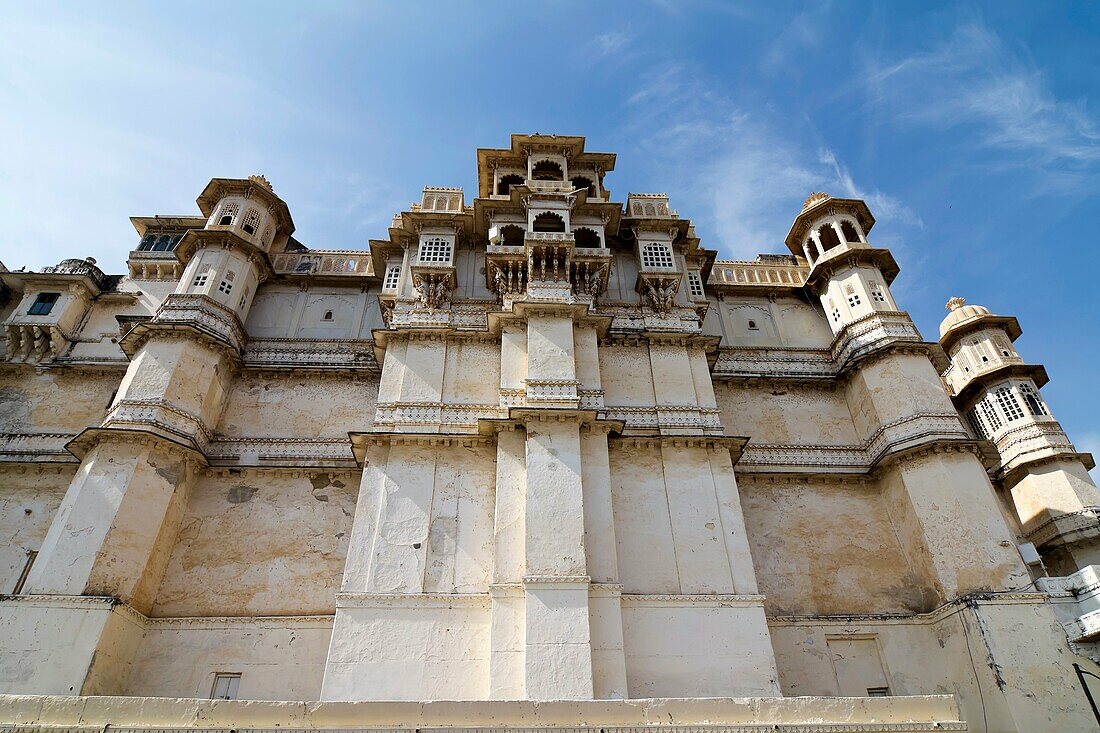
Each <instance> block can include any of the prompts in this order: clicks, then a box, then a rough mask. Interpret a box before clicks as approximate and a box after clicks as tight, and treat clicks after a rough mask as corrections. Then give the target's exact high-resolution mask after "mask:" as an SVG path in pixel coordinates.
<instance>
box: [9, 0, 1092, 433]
mask: <svg viewBox="0 0 1100 733" xmlns="http://www.w3.org/2000/svg"><path fill="white" fill-rule="evenodd" d="M1098 71H1100V4H1097V3H1025V2H1011V1H1009V2H997V3H991V4H988V5H959V4H957V3H949V4H934V3H925V2H921V3H911V4H905V3H900V2H889V3H886V2H883V3H856V2H844V3H829V2H815V3H811V4H806V5H795V4H784V3H751V4H748V3H746V4H744V5H739V4H735V3H722V2H709V1H705V0H704V1H699V2H672V0H665V1H659V0H658V1H654V2H630V3H611V2H606V3H593V2H552V3H541V4H535V3H519V2H502V3H491V2H482V3H469V4H461V3H453V2H450V3H422V4H413V3H392V4H380V3H312V4H310V5H309V6H306V5H305V4H291V3H275V2H264V3H252V2H236V3H202V2H190V3H178V4H176V5H175V6H171V7H170V6H168V5H166V4H154V3H145V4H136V3H135V4H130V3H122V2H112V3H105V4H100V3H91V2H82V3H71V4H68V5H54V4H47V3H25V2H8V1H7V0H0V110H2V112H0V154H2V155H0V160H2V161H3V163H2V164H0V259H2V260H3V261H4V263H5V264H7V265H8V266H9V267H13V268H15V267H19V266H21V265H28V266H31V267H35V268H37V267H41V266H42V265H46V264H52V263H54V262H56V261H57V260H59V259H62V258H63V257H68V256H86V255H93V256H95V257H96V258H98V259H99V260H100V262H101V264H104V265H106V269H108V270H109V271H112V272H121V271H122V269H123V260H124V259H125V253H126V252H127V251H128V250H130V249H131V248H132V247H133V246H134V245H135V244H136V235H135V234H134V232H133V229H132V228H131V226H130V224H129V222H128V220H127V217H129V216H131V215H138V214H143V215H148V214H154V213H162V214H164V213H183V212H191V211H194V210H195V205H194V199H195V196H196V195H197V194H198V193H199V191H201V190H202V187H203V186H204V184H205V183H206V181H207V180H209V179H210V178H211V177H214V176H234V177H239V176H245V175H248V174H250V173H263V174H265V175H266V176H267V177H268V178H269V179H270V180H271V181H272V182H273V184H274V185H275V188H276V191H277V192H278V193H279V194H280V195H281V196H282V197H283V198H284V199H285V200H286V201H287V202H288V203H289V205H290V207H291V210H292V212H293V214H294V218H295V221H296V223H297V225H298V233H297V236H298V237H299V238H300V239H301V240H302V241H303V242H304V243H305V244H307V245H309V246H311V247H315V248H325V247H333V248H365V246H366V241H367V240H368V239H369V238H371V237H377V236H380V235H383V234H384V232H385V226H386V222H387V221H388V219H389V217H390V215H391V214H392V213H393V212H394V211H396V210H398V209H401V208H405V207H407V205H408V203H409V202H411V201H413V200H414V199H416V198H417V197H418V192H419V190H420V188H421V187H422V186H424V185H447V186H462V187H464V188H465V189H466V190H467V192H468V195H470V193H471V192H472V191H474V189H475V185H474V183H475V159H474V150H475V148H477V147H479V146H481V147H499V146H505V145H506V144H507V141H508V135H509V133H511V132H543V133H550V132H555V133H559V134H581V135H585V136H587V137H588V144H589V148H590V149H595V150H604V151H612V152H616V153H618V154H619V161H618V167H617V170H616V171H615V172H614V173H612V174H611V175H610V176H609V178H608V185H609V187H610V188H611V189H612V191H613V193H614V194H615V195H616V198H617V199H619V200H624V199H625V194H626V193H627V191H666V192H668V193H669V194H670V195H671V196H672V198H673V205H674V208H676V209H677V210H678V211H679V212H680V214H681V215H682V216H687V217H690V218H692V219H693V220H694V221H695V223H696V226H697V231H698V233H699V234H700V236H701V237H702V238H703V242H704V244H705V245H706V246H708V247H711V248H713V249H716V250H718V251H719V252H720V256H723V257H745V258H751V257H752V256H754V255H755V254H756V253H758V252H780V251H784V248H783V244H782V238H783V235H784V234H785V233H786V231H787V228H788V226H789V225H790V222H791V220H792V219H793V217H794V215H795V214H796V213H797V211H798V209H799V206H800V204H801V201H802V199H803V198H805V196H806V195H807V193H809V192H810V191H812V190H825V191H828V192H830V193H833V194H834V195H845V196H856V197H862V198H865V199H866V200H867V202H868V204H869V205H870V206H871V208H872V210H873V212H874V213H875V215H876V217H877V219H878V225H877V226H876V228H875V230H874V232H873V234H872V237H871V239H872V241H873V242H874V243H876V244H878V245H880V246H887V247H890V248H891V249H892V250H893V251H894V254H895V256H896V257H897V259H898V261H899V262H900V264H901V267H902V274H901V276H900V277H899V279H898V281H897V282H896V283H895V286H894V288H893V290H894V293H895V295H896V297H897V299H898V300H899V302H900V304H901V306H902V307H903V308H906V309H907V310H908V311H909V312H910V313H911V314H912V315H913V317H914V319H915V320H916V322H917V324H918V326H919V327H920V328H921V331H922V332H923V333H924V335H925V337H926V338H930V339H934V338H935V337H936V333H937V331H936V329H937V325H938V323H939V321H940V319H941V318H942V316H943V314H944V310H943V303H944V302H945V301H946V300H947V298H948V297H949V296H952V295H961V296H963V297H966V298H967V299H968V300H969V301H970V302H975V303H981V304H983V305H987V306H989V307H990V308H992V309H993V310H994V311H995V312H999V313H1008V314H1014V315H1017V316H1018V317H1019V318H1020V321H1021V323H1022V325H1023V328H1024V332H1025V334H1024V336H1023V338H1022V340H1021V342H1020V343H1019V344H1018V346H1019V347H1020V350H1021V352H1022V353H1023V355H1024V356H1025V358H1029V359H1031V360H1034V361H1038V362H1043V363H1045V364H1046V365H1047V367H1048V370H1049V372H1050V374H1051V378H1052V382H1051V384H1050V385H1049V386H1047V387H1046V388H1045V389H1044V390H1043V391H1044V394H1045V395H1046V397H1047V399H1048V401H1049V402H1050V403H1051V405H1052V407H1053V409H1054V412H1055V414H1056V416H1057V417H1059V418H1060V419H1061V421H1062V422H1063V424H1064V425H1065V427H1066V428H1067V430H1068V432H1069V433H1070V436H1071V437H1072V438H1074V440H1075V441H1076V442H1077V443H1078V445H1079V446H1081V447H1083V448H1088V449H1091V450H1094V451H1096V452H1097V453H1098V455H1100V389H1098V386H1097V381H1096V376H1097V374H1098V372H1100V370H1098V369H1097V367H1096V363H1095V362H1096V358H1097V356H1100V346H1098V344H1100V326H1098V321H1100V317H1098V306H1100V297H1098V295H1097V291H1096V283H1095V281H1096V278H1097V275H1098V274H1100V267H1098V265H1097V262H1098V255H1097V251H1098V249H1100V245H1098V244H1097V234H1096V231H1097V222H1098V221H1100V190H1098V185H1097V184H1098V182H1100V73H1098Z"/></svg>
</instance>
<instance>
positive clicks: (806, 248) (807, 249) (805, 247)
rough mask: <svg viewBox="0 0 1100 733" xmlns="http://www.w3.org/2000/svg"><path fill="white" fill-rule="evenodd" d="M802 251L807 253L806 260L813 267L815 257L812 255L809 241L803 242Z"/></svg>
mask: <svg viewBox="0 0 1100 733" xmlns="http://www.w3.org/2000/svg"><path fill="white" fill-rule="evenodd" d="M802 253H803V254H805V255H806V262H807V263H809V265H810V267H811V268H812V267H813V266H814V258H813V257H811V256H810V246H809V243H808V242H803V243H802Z"/></svg>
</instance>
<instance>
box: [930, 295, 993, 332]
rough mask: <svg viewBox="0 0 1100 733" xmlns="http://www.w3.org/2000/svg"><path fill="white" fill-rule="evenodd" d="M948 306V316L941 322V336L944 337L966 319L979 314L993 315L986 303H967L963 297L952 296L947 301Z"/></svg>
mask: <svg viewBox="0 0 1100 733" xmlns="http://www.w3.org/2000/svg"><path fill="white" fill-rule="evenodd" d="M946 308H947V310H948V311H949V312H948V314H947V318H944V319H943V322H942V323H941V324H940V338H943V337H944V336H945V335H946V334H947V332H948V331H950V330H952V329H953V328H955V327H956V326H958V325H959V324H961V323H963V322H964V321H969V320H970V319H971V318H976V317H978V316H988V315H991V314H990V311H989V309H988V308H986V307H985V306H984V305H967V304H966V301H965V300H963V299H962V298H952V299H951V300H949V301H947V306H946Z"/></svg>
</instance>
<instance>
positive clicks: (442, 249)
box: [420, 237, 451, 262]
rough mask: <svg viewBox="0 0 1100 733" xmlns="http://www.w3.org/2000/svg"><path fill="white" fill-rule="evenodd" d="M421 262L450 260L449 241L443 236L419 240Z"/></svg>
mask: <svg viewBox="0 0 1100 733" xmlns="http://www.w3.org/2000/svg"><path fill="white" fill-rule="evenodd" d="M420 261H421V262H450V261H451V242H450V240H448V239H444V238H443V237H431V238H429V239H425V240H423V241H421V242H420Z"/></svg>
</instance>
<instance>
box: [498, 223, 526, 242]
mask: <svg viewBox="0 0 1100 733" xmlns="http://www.w3.org/2000/svg"><path fill="white" fill-rule="evenodd" d="M500 234H501V237H502V239H501V243H502V244H504V245H505V246H506V247H522V246H523V228H522V227H517V226H516V225H515V224H509V225H508V226H506V227H504V228H503V229H501V230H500Z"/></svg>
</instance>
